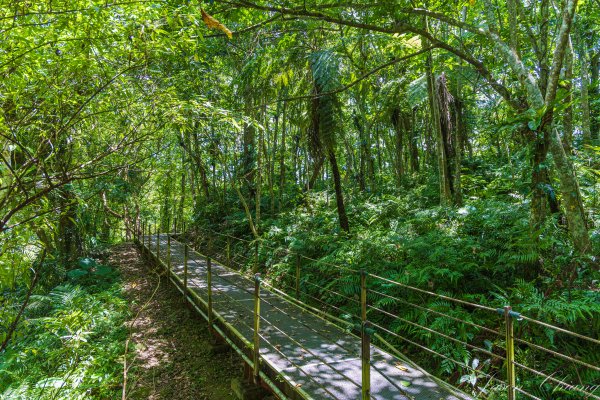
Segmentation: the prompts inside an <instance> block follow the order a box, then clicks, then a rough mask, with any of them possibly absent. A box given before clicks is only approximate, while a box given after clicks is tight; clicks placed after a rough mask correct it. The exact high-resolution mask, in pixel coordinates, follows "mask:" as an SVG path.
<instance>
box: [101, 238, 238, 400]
mask: <svg viewBox="0 0 600 400" xmlns="http://www.w3.org/2000/svg"><path fill="white" fill-rule="evenodd" d="M110 261H111V264H112V265H116V266H117V267H118V268H119V270H120V271H121V274H122V278H123V287H124V292H125V296H126V298H127V299H128V300H129V301H130V303H131V306H130V307H131V313H132V317H131V320H130V321H128V322H127V324H128V326H130V327H131V330H130V332H131V336H130V337H131V342H130V344H129V351H128V353H129V356H128V357H127V359H128V364H132V365H133V367H132V368H131V369H129V373H128V376H127V388H128V389H127V398H128V399H165V400H167V399H168V400H175V399H201V400H228V399H234V398H235V397H234V395H233V393H232V392H231V389H230V380H231V378H232V377H235V376H237V375H239V374H240V362H239V359H238V358H237V356H236V355H235V353H234V352H229V353H226V354H218V355H211V354H209V348H208V343H209V340H210V336H209V333H208V330H207V325H206V322H205V321H204V320H203V319H202V318H201V317H199V316H197V315H196V314H195V313H193V312H192V311H191V310H190V309H188V308H187V307H186V306H185V304H184V301H183V298H182V295H181V293H179V291H177V289H176V288H174V287H173V285H172V284H171V283H170V282H169V281H168V280H167V278H166V277H165V275H164V274H162V273H161V272H160V271H158V270H154V269H153V268H152V267H150V266H149V265H148V264H147V263H143V262H142V260H141V256H140V253H139V252H138V251H137V249H136V248H135V246H133V245H132V244H124V245H120V246H117V247H115V248H114V249H113V251H112V254H111V260H110ZM142 308H143V309H142ZM140 310H141V311H140ZM136 315H137V318H136Z"/></svg>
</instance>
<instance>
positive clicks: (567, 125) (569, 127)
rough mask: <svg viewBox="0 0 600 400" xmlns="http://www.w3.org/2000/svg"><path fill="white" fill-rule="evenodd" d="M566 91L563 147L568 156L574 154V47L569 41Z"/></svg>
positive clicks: (566, 64)
mask: <svg viewBox="0 0 600 400" xmlns="http://www.w3.org/2000/svg"><path fill="white" fill-rule="evenodd" d="M565 90H566V91H567V97H565V103H567V104H568V106H567V108H565V113H564V114H563V139H562V142H563V146H564V148H565V152H566V153H567V154H571V153H572V152H573V105H572V102H573V94H572V90H573V47H572V45H571V40H570V39H569V46H568V47H567V54H566V56H565Z"/></svg>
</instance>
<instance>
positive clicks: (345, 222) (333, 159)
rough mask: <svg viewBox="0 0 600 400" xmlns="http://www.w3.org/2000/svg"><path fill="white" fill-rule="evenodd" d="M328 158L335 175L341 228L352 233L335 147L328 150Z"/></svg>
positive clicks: (334, 182) (336, 198)
mask: <svg viewBox="0 0 600 400" xmlns="http://www.w3.org/2000/svg"><path fill="white" fill-rule="evenodd" d="M327 158H328V159H329V164H330V165H331V172H332V174H333V184H334V187H335V204H336V206H337V212H338V218H339V220H340V228H342V230H343V231H345V232H346V233H350V224H349V223H348V216H347V215H346V207H345V205H344V194H343V192H342V179H341V177H340V169H339V167H338V163H337V159H336V157H335V150H334V149H333V147H331V146H330V147H329V148H328V149H327Z"/></svg>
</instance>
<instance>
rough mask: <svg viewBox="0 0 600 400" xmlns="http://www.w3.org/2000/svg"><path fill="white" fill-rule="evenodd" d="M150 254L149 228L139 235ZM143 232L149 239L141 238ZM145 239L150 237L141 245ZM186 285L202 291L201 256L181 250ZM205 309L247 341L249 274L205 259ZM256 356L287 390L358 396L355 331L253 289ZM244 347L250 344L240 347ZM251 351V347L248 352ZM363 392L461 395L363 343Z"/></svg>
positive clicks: (382, 396)
mask: <svg viewBox="0 0 600 400" xmlns="http://www.w3.org/2000/svg"><path fill="white" fill-rule="evenodd" d="M145 239H146V240H145V243H146V248H147V249H148V248H149V249H150V251H151V252H152V253H153V254H154V255H155V254H156V236H152V237H150V238H148V237H146V238H145ZM148 239H150V240H148ZM148 243H150V245H149V246H148ZM160 243H161V252H160V258H161V260H163V262H166V260H167V251H166V248H167V236H166V235H161V236H160ZM183 252H184V247H183V245H182V244H181V243H179V242H177V241H175V240H171V265H172V271H173V278H174V281H175V282H176V283H179V284H180V285H181V283H182V282H183V276H184V266H183ZM189 259H190V260H189V262H188V289H189V290H190V291H193V292H194V293H195V294H196V295H198V296H199V297H200V298H201V299H204V300H206V299H207V284H206V275H207V274H206V271H207V267H206V261H205V258H204V256H202V255H201V254H199V253H196V252H193V251H191V250H190V252H189ZM212 265H213V267H212V287H213V292H212V299H213V309H214V311H215V312H216V313H217V314H218V315H220V317H222V318H220V320H221V321H220V322H221V323H224V324H225V325H227V324H229V325H230V326H231V327H233V328H235V329H233V330H230V332H233V333H232V334H233V335H237V336H242V337H243V338H241V337H238V338H237V339H238V340H241V341H242V342H252V337H253V328H252V326H253V325H252V322H253V318H254V281H253V280H252V279H249V278H247V277H245V276H243V275H241V274H239V273H237V272H235V271H232V270H229V269H227V268H226V267H224V266H222V265H220V264H218V263H217V262H215V261H213V264H212ZM261 316H262V317H263V318H262V319H261V322H260V323H261V328H260V333H261V357H262V360H263V361H262V366H261V368H263V370H268V371H270V374H271V375H273V373H275V374H276V376H275V377H274V379H272V380H273V382H275V383H276V384H277V385H278V386H280V387H281V388H282V390H283V391H284V393H286V394H288V395H290V397H293V398H307V397H308V398H314V399H339V400H346V399H348V400H357V399H360V398H361V361H360V339H359V338H357V337H356V336H354V335H351V334H350V333H347V332H345V331H344V330H343V329H341V328H339V327H338V326H337V325H334V324H331V323H329V322H327V321H325V320H323V319H321V318H319V317H317V316H316V315H314V314H312V313H310V312H307V311H305V310H303V309H302V308H301V307H300V306H298V305H296V304H294V303H292V302H290V301H287V300H285V299H284V298H283V297H281V296H279V295H277V294H275V293H272V292H269V291H268V290H262V291H261ZM246 350H250V349H246ZM248 353H249V354H251V352H250V351H249V352H248ZM371 355H372V357H371V398H372V399H378V400H408V399H417V400H459V399H460V400H467V399H469V397H468V396H466V395H464V394H461V393H459V392H457V391H456V390H453V389H452V388H450V387H449V386H448V385H446V384H444V383H443V382H439V381H437V380H436V379H434V378H433V377H431V376H430V375H429V374H427V373H426V372H424V371H423V370H421V369H420V368H419V367H418V366H416V365H415V364H413V363H411V362H409V361H407V360H400V359H398V358H396V357H394V356H392V355H390V354H388V353H386V352H384V351H382V350H381V349H379V348H378V347H376V346H371Z"/></svg>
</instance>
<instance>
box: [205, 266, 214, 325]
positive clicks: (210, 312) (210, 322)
mask: <svg viewBox="0 0 600 400" xmlns="http://www.w3.org/2000/svg"><path fill="white" fill-rule="evenodd" d="M206 285H207V286H208V299H207V303H208V304H207V305H208V329H209V330H210V331H212V328H213V304H212V260H211V258H210V256H207V257H206Z"/></svg>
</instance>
